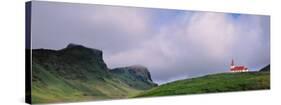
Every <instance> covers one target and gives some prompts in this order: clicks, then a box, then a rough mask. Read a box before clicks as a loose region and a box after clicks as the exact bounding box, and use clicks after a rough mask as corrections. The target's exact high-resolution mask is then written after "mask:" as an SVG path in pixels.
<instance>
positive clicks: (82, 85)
mask: <svg viewBox="0 0 281 105" xmlns="http://www.w3.org/2000/svg"><path fill="white" fill-rule="evenodd" d="M33 66H34V69H33V74H34V75H36V76H39V77H40V78H43V79H41V80H40V81H38V80H37V81H33V85H32V103H50V102H70V101H86V100H100V99H113V98H126V97H128V96H131V95H135V94H137V93H139V92H141V90H136V89H134V88H131V87H129V86H127V85H126V84H124V83H120V82H118V78H114V79H105V80H104V81H102V80H98V79H91V80H88V81H81V80H66V79H64V78H62V77H60V76H59V75H56V74H52V73H50V72H49V71H48V70H45V69H44V68H42V67H40V65H37V64H33Z"/></svg>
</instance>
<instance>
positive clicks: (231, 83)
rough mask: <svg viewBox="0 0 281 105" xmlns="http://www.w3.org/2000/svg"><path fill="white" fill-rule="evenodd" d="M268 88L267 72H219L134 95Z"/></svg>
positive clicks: (166, 94)
mask: <svg viewBox="0 0 281 105" xmlns="http://www.w3.org/2000/svg"><path fill="white" fill-rule="evenodd" d="M269 88H270V73H269V72H245V73H221V74H213V75H207V76H203V77H198V78H192V79H185V80H179V81H175V82H171V83H167V84H163V85H161V86H159V87H155V88H153V89H150V90H148V91H146V92H143V93H140V94H139V95H137V96H134V97H148V96H168V95H182V94H198V93H213V92H229V91H242V90H258V89H269Z"/></svg>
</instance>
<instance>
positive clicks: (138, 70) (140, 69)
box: [110, 65, 157, 89]
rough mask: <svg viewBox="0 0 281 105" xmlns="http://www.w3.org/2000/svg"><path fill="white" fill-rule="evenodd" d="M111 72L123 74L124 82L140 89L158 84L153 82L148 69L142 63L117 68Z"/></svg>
mask: <svg viewBox="0 0 281 105" xmlns="http://www.w3.org/2000/svg"><path fill="white" fill-rule="evenodd" d="M110 72H111V73H113V74H116V75H118V76H121V78H122V80H123V81H124V82H126V83H127V84H129V85H130V86H132V87H135V88H138V89H149V88H151V87H154V86H157V84H155V83H153V81H152V79H151V75H150V72H149V71H148V69H147V68H146V67H144V66H141V65H133V66H128V67H120V68H115V69H112V70H110ZM128 80H131V81H128Z"/></svg>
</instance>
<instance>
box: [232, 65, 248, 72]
mask: <svg viewBox="0 0 281 105" xmlns="http://www.w3.org/2000/svg"><path fill="white" fill-rule="evenodd" d="M230 70H231V71H237V70H247V68H246V67H245V66H234V68H231V69H230Z"/></svg>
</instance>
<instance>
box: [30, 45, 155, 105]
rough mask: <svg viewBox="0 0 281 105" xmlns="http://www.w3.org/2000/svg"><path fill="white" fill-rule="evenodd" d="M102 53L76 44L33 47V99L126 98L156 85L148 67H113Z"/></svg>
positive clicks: (47, 101)
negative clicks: (51, 47) (59, 47)
mask: <svg viewBox="0 0 281 105" xmlns="http://www.w3.org/2000/svg"><path fill="white" fill-rule="evenodd" d="M102 56H103V53H102V51H101V50H98V49H92V48H87V47H84V46H82V45H77V44H69V45H68V46H67V47H66V48H64V49H61V50H50V49H33V50H32V92H31V96H32V103H50V102H70V101H86V100H100V99H116V98H117V99H118V98H126V97H130V96H132V95H135V94H137V93H140V92H142V91H145V90H147V89H150V88H152V87H155V86H157V85H156V84H155V83H153V81H152V80H151V77H150V73H149V71H148V70H147V69H146V68H145V67H142V68H138V67H134V66H132V67H129V69H130V70H125V69H122V70H120V68H116V69H112V70H111V69H109V68H108V67H107V65H106V64H105V62H104V60H103V58H102ZM124 68H128V67H124ZM144 68H145V69H144ZM115 70H116V71H115ZM123 70H124V73H121V72H120V73H119V71H123ZM127 72H128V73H127Z"/></svg>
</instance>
